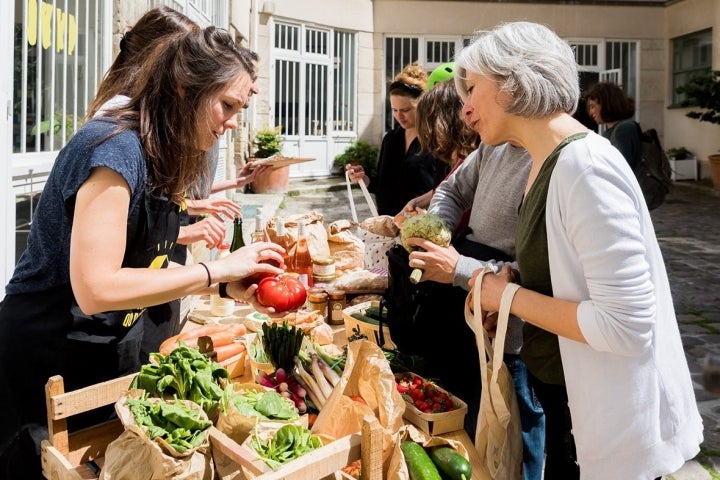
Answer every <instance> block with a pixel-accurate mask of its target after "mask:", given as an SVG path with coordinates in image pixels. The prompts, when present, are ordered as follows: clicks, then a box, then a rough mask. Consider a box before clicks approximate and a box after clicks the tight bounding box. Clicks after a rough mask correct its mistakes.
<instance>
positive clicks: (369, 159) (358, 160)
mask: <svg viewBox="0 0 720 480" xmlns="http://www.w3.org/2000/svg"><path fill="white" fill-rule="evenodd" d="M379 153H380V152H379V149H378V148H377V147H375V146H373V145H370V144H369V143H367V142H365V141H364V140H355V141H354V142H352V143H351V144H350V145H348V147H347V148H346V149H345V151H344V152H343V153H341V154H339V155H337V156H335V161H334V162H333V167H335V168H337V169H340V171H342V172H344V171H345V165H347V164H353V165H361V166H362V167H363V170H365V174H366V175H367V176H372V175H373V174H374V173H375V166H376V165H377V158H378V154H379Z"/></svg>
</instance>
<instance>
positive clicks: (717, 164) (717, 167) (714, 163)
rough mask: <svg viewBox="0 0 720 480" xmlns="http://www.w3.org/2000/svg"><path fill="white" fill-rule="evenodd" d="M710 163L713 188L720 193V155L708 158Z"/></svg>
mask: <svg viewBox="0 0 720 480" xmlns="http://www.w3.org/2000/svg"><path fill="white" fill-rule="evenodd" d="M708 160H709V161H710V173H711V174H712V181H713V188H714V189H715V190H717V191H720V155H718V154H716V155H710V156H708Z"/></svg>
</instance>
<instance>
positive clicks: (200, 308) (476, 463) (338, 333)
mask: <svg viewBox="0 0 720 480" xmlns="http://www.w3.org/2000/svg"><path fill="white" fill-rule="evenodd" d="M205 305H207V299H201V301H200V302H198V304H197V309H196V311H195V314H194V315H192V314H191V316H190V318H191V319H193V318H195V319H197V320H201V321H214V320H217V319H213V318H212V317H211V316H208V315H206V314H205V308H206V307H205ZM250 312H252V309H251V308H250V307H249V306H247V305H241V304H236V308H235V312H234V314H233V315H232V316H231V317H229V318H227V319H221V321H241V319H242V318H244V317H245V316H246V315H247V314H248V313H250ZM198 326H200V325H199V324H197V323H195V322H193V321H188V322H187V323H186V324H185V326H184V328H183V331H184V330H187V329H192V328H196V327H198ZM331 327H332V329H333V333H334V336H333V338H334V342H333V343H334V344H335V345H337V346H340V347H341V346H343V345H345V344H347V333H346V331H345V325H343V324H340V325H332V326H331ZM251 335H252V334H251ZM233 381H234V382H238V383H246V382H250V383H252V382H254V381H255V380H254V378H253V375H252V371H251V368H250V365H249V358H248V360H247V363H246V365H245V368H244V373H243V374H242V375H240V376H238V377H236V378H234V379H233ZM478 381H480V379H478ZM439 437H442V438H446V439H448V440H453V441H456V442H459V443H461V444H462V445H463V447H464V448H465V450H467V452H468V456H469V461H470V464H471V465H472V467H473V476H472V478H473V480H484V478H483V476H481V474H480V471H481V460H480V457H479V455H478V453H477V450H476V449H475V445H474V444H473V441H472V440H471V439H470V437H469V436H468V434H467V432H466V431H465V430H464V429H461V430H456V431H453V432H448V433H443V434H441V435H439Z"/></svg>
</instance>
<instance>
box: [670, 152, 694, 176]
mask: <svg viewBox="0 0 720 480" xmlns="http://www.w3.org/2000/svg"><path fill="white" fill-rule="evenodd" d="M665 154H666V155H667V157H668V160H669V161H670V168H671V169H672V179H673V180H697V158H696V157H695V155H693V153H692V152H691V151H690V150H688V149H687V148H685V147H673V148H669V149H667V150H666V151H665Z"/></svg>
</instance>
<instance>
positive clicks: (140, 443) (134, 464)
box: [99, 390, 215, 480]
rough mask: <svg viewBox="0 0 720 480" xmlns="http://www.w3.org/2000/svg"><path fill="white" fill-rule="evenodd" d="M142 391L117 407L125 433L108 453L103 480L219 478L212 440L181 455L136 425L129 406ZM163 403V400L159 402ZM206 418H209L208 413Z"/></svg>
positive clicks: (123, 398) (135, 392) (191, 479)
mask: <svg viewBox="0 0 720 480" xmlns="http://www.w3.org/2000/svg"><path fill="white" fill-rule="evenodd" d="M139 394H140V393H139V391H137V390H131V391H129V392H128V395H127V396H123V397H122V398H121V399H120V400H118V402H117V403H116V404H115V411H116V412H117V414H118V417H119V418H120V421H121V422H122V424H123V426H124V427H125V431H124V432H123V433H122V434H121V435H120V436H119V437H118V438H117V439H115V440H114V441H112V442H110V444H109V445H108V447H107V449H106V450H105V464H104V465H103V468H102V470H101V472H100V476H99V479H100V480H115V479H117V480H164V479H167V478H173V479H178V480H212V479H213V478H214V476H215V470H214V465H213V461H212V455H211V453H210V440H209V439H206V440H205V442H204V443H203V444H202V445H201V446H200V447H198V448H196V449H193V450H189V451H187V452H185V453H182V454H181V453H179V452H177V451H175V449H173V448H172V447H170V446H169V445H168V444H167V443H165V442H163V441H160V440H157V439H156V440H151V439H150V438H149V437H148V436H147V435H146V433H145V431H144V430H143V428H142V427H140V426H139V425H138V424H137V423H136V422H135V417H134V415H133V414H132V412H131V411H130V408H129V407H128V404H127V398H128V396H129V397H130V398H133V397H137V396H139ZM157 400H158V401H160V399H157ZM177 401H179V402H183V403H186V404H188V405H191V406H194V407H196V408H197V409H198V410H200V411H201V412H202V409H200V406H199V405H197V404H195V403H193V402H190V401H187V400H177ZM202 415H203V416H204V417H205V418H207V415H205V412H202Z"/></svg>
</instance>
